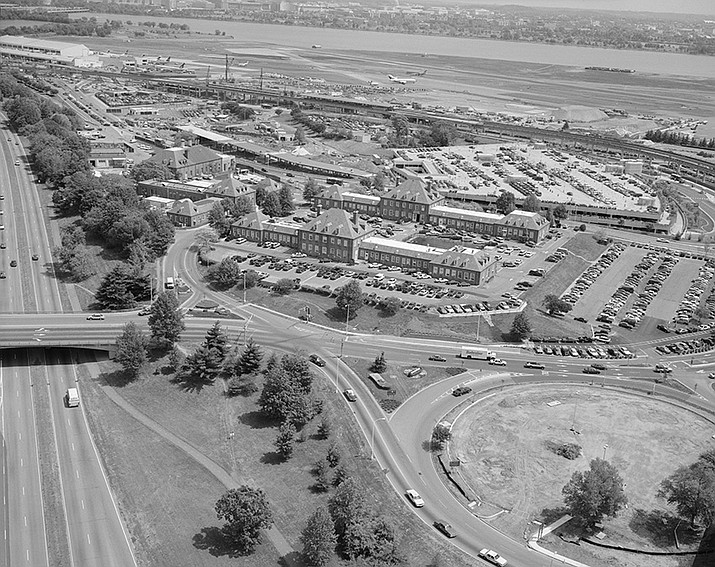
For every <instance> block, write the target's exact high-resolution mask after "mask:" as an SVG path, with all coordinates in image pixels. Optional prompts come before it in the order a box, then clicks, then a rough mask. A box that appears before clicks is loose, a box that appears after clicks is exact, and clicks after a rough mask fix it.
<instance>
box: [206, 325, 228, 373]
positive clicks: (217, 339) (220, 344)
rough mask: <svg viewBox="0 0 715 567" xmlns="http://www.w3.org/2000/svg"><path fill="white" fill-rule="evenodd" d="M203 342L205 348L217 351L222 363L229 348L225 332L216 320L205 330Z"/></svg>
mask: <svg viewBox="0 0 715 567" xmlns="http://www.w3.org/2000/svg"><path fill="white" fill-rule="evenodd" d="M204 344H205V345H206V347H207V348H210V349H215V350H216V351H217V352H218V355H219V358H220V360H221V362H222V363H223V361H224V359H225V358H226V355H227V354H228V351H229V349H230V348H231V347H230V346H229V344H228V337H227V336H226V332H225V331H224V330H223V329H222V328H221V324H220V323H219V322H218V321H216V322H215V323H214V324H213V326H212V327H211V328H210V329H209V330H208V331H206V337H205V338H204Z"/></svg>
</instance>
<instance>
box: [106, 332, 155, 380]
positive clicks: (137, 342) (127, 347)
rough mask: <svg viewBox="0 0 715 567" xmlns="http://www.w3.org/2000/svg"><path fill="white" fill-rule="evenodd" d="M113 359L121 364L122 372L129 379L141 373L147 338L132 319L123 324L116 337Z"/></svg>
mask: <svg viewBox="0 0 715 567" xmlns="http://www.w3.org/2000/svg"><path fill="white" fill-rule="evenodd" d="M116 346H117V352H116V355H115V358H114V359H115V360H116V361H117V362H118V363H119V364H121V365H122V368H123V369H124V373H125V374H126V375H127V377H128V378H129V379H131V380H133V379H135V378H136V377H137V376H139V374H140V373H141V371H142V369H143V368H144V366H145V365H146V361H147V347H148V346H149V339H147V337H146V336H145V335H144V333H143V332H142V331H141V329H139V327H137V324H136V323H134V321H130V322H129V323H127V324H126V325H124V330H123V331H122V334H121V335H119V337H118V338H117V343H116Z"/></svg>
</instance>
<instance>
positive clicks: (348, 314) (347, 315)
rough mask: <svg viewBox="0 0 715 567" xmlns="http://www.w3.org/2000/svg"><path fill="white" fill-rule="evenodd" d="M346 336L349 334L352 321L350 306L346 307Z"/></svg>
mask: <svg viewBox="0 0 715 567" xmlns="http://www.w3.org/2000/svg"><path fill="white" fill-rule="evenodd" d="M345 308H346V309H345V335H347V334H348V321H349V320H350V305H346V306H345Z"/></svg>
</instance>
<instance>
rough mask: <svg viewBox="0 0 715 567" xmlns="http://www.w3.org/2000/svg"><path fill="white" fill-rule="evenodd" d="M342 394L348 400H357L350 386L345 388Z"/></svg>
mask: <svg viewBox="0 0 715 567" xmlns="http://www.w3.org/2000/svg"><path fill="white" fill-rule="evenodd" d="M343 396H345V399H346V400H347V401H349V402H357V394H356V393H355V390H353V389H352V388H348V389H347V390H345V391H344V392H343Z"/></svg>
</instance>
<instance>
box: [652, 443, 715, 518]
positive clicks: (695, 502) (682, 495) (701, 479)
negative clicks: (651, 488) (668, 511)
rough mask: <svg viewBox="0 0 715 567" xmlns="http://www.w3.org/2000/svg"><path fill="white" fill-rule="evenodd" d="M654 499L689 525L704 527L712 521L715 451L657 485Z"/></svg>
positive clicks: (707, 453) (708, 452)
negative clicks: (671, 508) (670, 507)
mask: <svg viewBox="0 0 715 567" xmlns="http://www.w3.org/2000/svg"><path fill="white" fill-rule="evenodd" d="M658 496H659V497H660V498H663V499H665V500H666V501H667V502H668V504H672V505H673V506H675V509H676V510H677V512H678V514H679V515H680V516H681V517H683V518H685V519H687V520H688V521H689V522H690V523H691V524H695V523H696V522H697V521H700V522H702V523H703V524H704V525H705V526H706V527H707V526H710V525H712V523H713V521H715V449H710V450H709V451H706V452H705V453H703V454H702V455H700V457H698V460H697V461H695V462H694V463H692V464H691V465H687V466H682V467H680V468H678V469H677V470H676V471H675V472H674V473H673V474H672V475H670V476H669V477H668V478H666V479H665V480H663V481H662V482H661V484H660V489H659V491H658Z"/></svg>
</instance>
